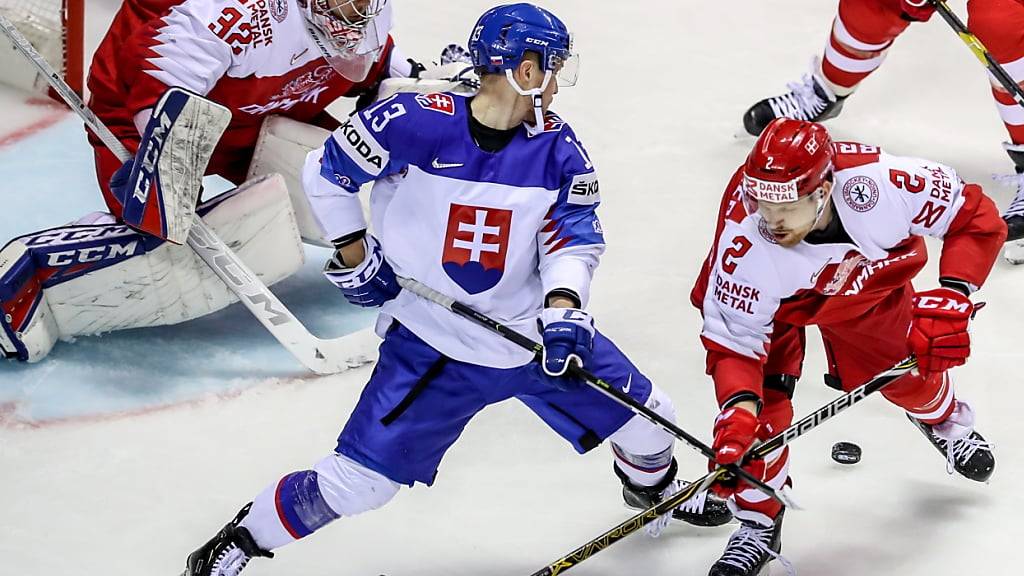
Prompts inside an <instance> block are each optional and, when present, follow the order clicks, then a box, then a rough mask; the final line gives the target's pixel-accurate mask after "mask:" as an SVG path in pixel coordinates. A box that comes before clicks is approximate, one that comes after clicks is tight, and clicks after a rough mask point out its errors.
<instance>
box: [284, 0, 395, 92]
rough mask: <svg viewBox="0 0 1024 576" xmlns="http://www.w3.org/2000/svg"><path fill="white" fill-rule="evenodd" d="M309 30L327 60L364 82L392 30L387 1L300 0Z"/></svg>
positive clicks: (337, 68)
mask: <svg viewBox="0 0 1024 576" xmlns="http://www.w3.org/2000/svg"><path fill="white" fill-rule="evenodd" d="M298 4H299V8H301V9H302V15H303V16H304V17H305V19H306V29H307V30H308V31H309V34H310V36H311V37H312V38H313V41H314V42H315V43H316V45H317V48H319V49H320V53H321V54H322V55H323V57H324V58H325V59H326V60H327V62H328V63H329V64H330V65H331V66H332V67H333V68H334V69H335V70H336V71H337V72H338V73H339V74H341V75H342V76H344V77H345V78H347V79H349V80H351V81H352V82H362V81H363V80H365V79H366V75H367V74H369V72H370V68H372V67H373V64H374V62H376V61H377V59H378V58H379V57H380V53H381V51H382V50H383V49H384V46H385V44H386V43H387V38H388V33H389V32H390V30H391V14H390V6H388V3H387V0H298Z"/></svg>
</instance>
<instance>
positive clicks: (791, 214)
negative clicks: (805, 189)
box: [742, 187, 825, 233]
mask: <svg viewBox="0 0 1024 576" xmlns="http://www.w3.org/2000/svg"><path fill="white" fill-rule="evenodd" d="M824 196H825V189H824V188H818V189H817V190H815V191H814V192H813V193H811V194H808V195H806V196H801V197H800V198H798V199H796V200H795V201H793V202H768V201H766V200H758V199H757V198H756V197H755V195H754V194H752V193H751V192H750V190H749V189H748V188H746V187H745V188H744V189H743V194H742V197H743V205H744V206H745V207H746V209H747V213H748V214H756V215H757V216H759V217H760V218H761V219H763V220H764V221H765V224H767V225H768V229H769V230H771V231H772V232H776V233H785V232H793V231H799V230H806V229H808V228H810V227H812V226H813V225H814V224H815V223H816V222H817V220H818V217H819V216H820V215H821V208H822V198H824Z"/></svg>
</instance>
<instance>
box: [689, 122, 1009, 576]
mask: <svg viewBox="0 0 1024 576" xmlns="http://www.w3.org/2000/svg"><path fill="white" fill-rule="evenodd" d="M923 236H932V237H935V238H940V239H942V252H941V257H940V261H939V278H938V284H939V287H937V288H933V289H930V290H924V291H916V290H915V289H914V286H913V285H912V284H911V280H912V279H914V277H915V276H916V275H917V273H918V272H919V271H920V270H921V269H922V268H923V267H924V265H925V263H926V262H927V259H928V255H927V250H926V248H925V242H924V238H923ZM1005 238H1006V224H1005V223H1004V222H1003V220H1002V219H1001V218H1000V217H999V213H998V211H997V210H996V207H995V204H993V202H992V200H990V199H989V198H988V197H987V196H986V195H985V194H984V192H983V191H982V189H981V187H980V186H978V185H976V184H969V183H965V182H964V181H963V180H961V179H960V177H959V176H958V175H957V173H956V171H955V170H953V169H952V168H950V167H948V166H944V165H942V164H939V163H937V162H933V161H930V160H924V159H920V158H906V157H899V156H893V155H890V154H886V153H885V152H883V151H882V150H880V149H879V148H878V147H877V146H871V145H867V144H860V143H856V142H835V143H833V142H832V139H831V137H830V136H829V134H828V131H827V130H825V127H824V126H822V125H821V124H816V123H812V122H805V121H801V120H792V119H788V118H780V119H777V120H774V121H773V122H771V123H770V124H768V126H767V127H766V128H765V130H764V132H762V133H761V136H760V138H759V139H758V141H757V143H756V144H755V145H754V148H753V149H752V150H751V152H750V154H749V156H748V157H747V160H746V163H745V164H744V165H743V166H740V168H739V169H738V170H737V171H736V173H735V174H734V176H733V178H732V180H731V181H730V182H729V184H728V187H727V188H726V190H725V194H724V195H723V197H722V202H721V208H720V212H719V215H718V226H717V232H716V235H715V238H714V243H713V245H712V248H711V251H710V254H709V255H708V258H707V260H705V262H704V266H703V269H702V270H701V274H700V277H699V278H698V280H697V284H696V286H695V287H694V289H693V291H692V293H691V301H692V303H693V305H694V306H696V307H697V308H698V309H700V311H701V314H702V315H703V317H704V327H703V330H702V331H701V341H702V342H703V343H704V346H705V348H706V349H707V372H708V374H710V375H711V376H712V378H713V380H714V385H715V392H716V395H717V398H718V402H719V405H720V407H721V413H720V414H719V416H718V417H717V418H716V419H715V422H714V437H715V440H714V445H713V449H714V450H715V452H716V458H715V460H714V461H713V462H712V465H713V466H717V465H720V464H721V465H727V464H733V463H736V462H741V461H742V459H743V457H744V455H745V454H746V453H747V451H748V450H749V449H750V447H751V446H752V445H753V444H754V443H755V442H757V441H758V439H761V440H764V439H767V438H768V437H770V436H772V435H774V434H777V433H778V432H779V431H780V430H784V429H786V428H787V427H788V426H789V425H790V424H791V423H792V419H793V404H792V397H793V391H794V387H795V385H796V381H797V380H798V379H799V377H800V375H801V370H802V367H803V360H804V344H805V334H804V331H805V327H807V326H811V325H814V326H817V327H818V329H819V331H820V332H821V336H822V341H823V343H824V347H825V352H826V355H827V358H828V371H829V373H828V375H827V376H826V377H825V381H826V383H827V384H829V385H830V386H833V387H835V388H839V389H842V390H846V391H849V390H853V389H854V388H856V387H858V386H860V385H861V384H864V383H865V382H867V381H868V380H869V379H871V378H872V377H873V376H874V375H875V374H878V373H880V372H883V371H885V370H887V369H888V368H890V367H892V366H893V365H894V364H896V363H898V362H900V361H902V360H903V359H904V358H906V357H907V356H910V355H911V354H914V355H916V357H917V360H918V363H919V368H918V370H917V371H914V372H911V373H908V374H906V375H904V376H902V377H901V378H899V379H897V380H895V381H894V382H892V383H891V384H889V385H888V386H887V387H886V388H884V389H883V390H882V395H883V396H885V398H886V399H887V400H889V401H890V402H891V403H893V404H895V405H896V406H898V407H899V408H902V409H903V410H904V411H905V412H906V414H907V416H908V417H909V418H910V421H911V422H913V423H914V425H915V426H917V428H918V429H919V430H920V431H921V432H922V433H924V435H925V437H927V439H928V440H929V441H930V442H931V443H932V444H933V445H934V446H935V448H937V449H938V451H939V452H940V453H942V455H943V457H944V459H945V460H946V465H947V469H948V471H949V472H950V473H952V472H953V471H954V470H955V471H956V472H957V473H959V474H960V475H962V476H964V477H966V478H969V479H971V480H975V481H978V482H985V481H987V480H988V479H989V477H990V476H991V475H992V473H993V471H994V469H995V458H994V456H993V454H992V452H991V449H990V446H989V444H988V443H987V442H985V439H984V438H983V437H982V436H981V435H980V434H979V433H978V432H977V431H975V429H974V423H975V418H974V411H973V410H972V409H971V407H970V405H969V404H968V403H967V402H965V401H963V400H962V399H960V398H958V397H957V394H956V392H955V390H954V387H953V383H952V381H951V379H950V376H949V372H948V371H949V370H950V369H951V368H954V367H956V366H960V365H962V364H964V363H965V362H966V361H967V357H968V356H969V354H970V351H971V338H970V335H969V334H968V332H967V327H968V324H969V322H970V320H971V318H972V316H973V313H974V311H975V305H974V304H973V303H972V302H971V300H970V295H971V294H972V293H973V292H974V291H976V290H977V289H978V288H979V287H980V286H981V285H982V284H983V283H984V282H985V280H986V278H987V277H988V274H989V272H990V271H991V269H992V265H993V263H994V262H995V260H996V257H997V255H998V254H999V249H1000V247H1001V245H1002V243H1003V240H1004V239H1005ZM748 471H750V472H751V473H752V474H753V475H754V476H755V477H757V478H759V479H762V480H764V481H765V482H767V483H768V484H769V485H770V486H772V487H774V488H781V487H782V486H783V485H784V484H786V483H787V482H789V480H790V478H789V448H788V447H785V448H782V449H779V450H776V451H775V452H773V453H771V454H769V455H768V457H766V458H765V459H763V460H754V461H752V462H751V463H750V464H749V468H748ZM720 490H722V491H724V492H727V493H732V495H733V496H734V497H733V499H732V500H731V502H730V504H731V505H732V507H733V509H734V512H735V514H736V517H737V519H739V520H740V528H739V529H738V530H737V531H736V532H735V533H734V535H733V537H732V538H730V540H729V543H728V545H727V546H726V549H725V553H724V554H723V555H722V557H721V558H720V559H719V560H718V561H717V562H716V563H715V564H714V566H713V567H712V568H711V576H753V575H755V574H759V573H760V571H761V569H762V568H763V567H764V565H765V564H766V563H767V562H768V561H770V560H771V559H772V558H774V557H778V555H779V551H780V548H781V530H782V515H783V512H784V510H783V509H782V506H781V505H780V504H778V503H776V502H774V501H772V500H769V499H766V498H764V497H763V496H762V495H761V493H760V492H758V491H756V490H753V489H751V488H749V487H745V486H744V485H742V484H741V485H740V486H733V487H722V488H720Z"/></svg>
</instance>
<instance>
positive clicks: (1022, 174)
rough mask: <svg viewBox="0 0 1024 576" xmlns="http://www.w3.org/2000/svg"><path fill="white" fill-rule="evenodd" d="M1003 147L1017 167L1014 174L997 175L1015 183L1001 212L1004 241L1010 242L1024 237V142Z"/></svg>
mask: <svg viewBox="0 0 1024 576" xmlns="http://www.w3.org/2000/svg"><path fill="white" fill-rule="evenodd" d="M1003 147H1005V148H1006V153H1007V154H1009V155H1010V159H1011V160H1013V163H1014V165H1015V167H1016V168H1017V174H1016V175H1015V176H1000V177H999V178H1000V179H1004V180H1005V181H1007V182H1008V183H1014V184H1016V185H1017V195H1016V196H1015V197H1014V198H1013V201H1012V202H1010V206H1009V207H1008V208H1007V209H1006V212H1003V220H1005V221H1006V228H1007V235H1006V241H1007V242H1011V241H1014V240H1020V239H1022V238H1024V144H1004V145H1003ZM1015 263H1016V262H1015Z"/></svg>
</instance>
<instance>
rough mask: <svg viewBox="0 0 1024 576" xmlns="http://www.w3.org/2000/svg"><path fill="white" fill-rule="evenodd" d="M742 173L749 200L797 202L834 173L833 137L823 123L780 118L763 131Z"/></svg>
mask: <svg viewBox="0 0 1024 576" xmlns="http://www.w3.org/2000/svg"><path fill="white" fill-rule="evenodd" d="M743 171H744V178H743V190H744V193H745V195H746V196H748V197H749V199H750V200H753V201H754V202H758V201H761V202H772V203H784V202H795V201H797V200H798V199H800V198H802V197H804V196H808V195H810V194H811V193H813V192H815V191H816V190H818V189H819V188H821V185H822V183H823V182H824V181H825V180H826V179H827V178H828V177H829V175H830V174H831V173H832V138H831V137H830V136H829V134H828V131H827V130H826V129H825V127H824V126H822V125H821V124H817V123H814V122H805V121H803V120H792V119H790V118H777V119H775V120H773V121H772V122H771V123H770V124H768V126H767V127H766V128H765V129H764V132H761V136H760V137H759V138H758V139H757V143H756V144H755V145H754V149H753V150H751V151H750V154H749V155H748V156H747V162H746V164H745V165H744V167H743Z"/></svg>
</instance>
